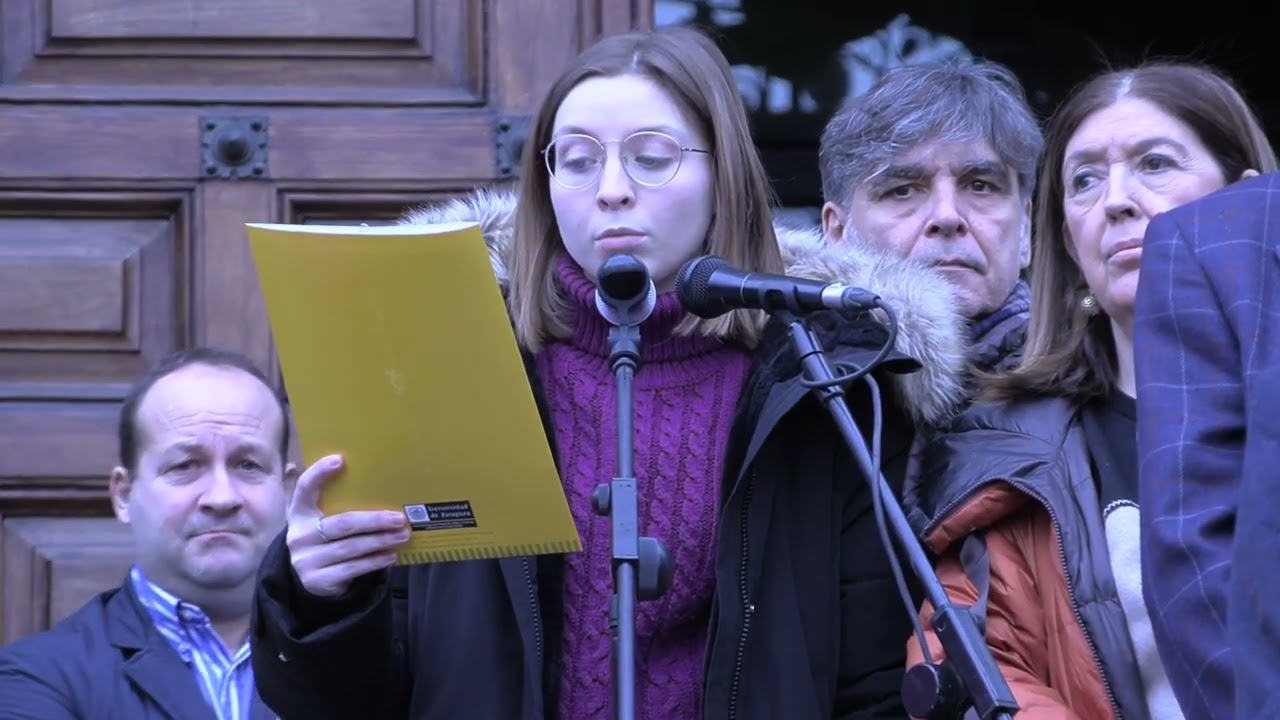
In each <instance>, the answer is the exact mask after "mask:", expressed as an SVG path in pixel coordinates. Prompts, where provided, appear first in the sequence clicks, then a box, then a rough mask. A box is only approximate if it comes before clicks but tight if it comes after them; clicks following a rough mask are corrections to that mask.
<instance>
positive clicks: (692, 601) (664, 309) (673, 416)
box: [538, 257, 750, 720]
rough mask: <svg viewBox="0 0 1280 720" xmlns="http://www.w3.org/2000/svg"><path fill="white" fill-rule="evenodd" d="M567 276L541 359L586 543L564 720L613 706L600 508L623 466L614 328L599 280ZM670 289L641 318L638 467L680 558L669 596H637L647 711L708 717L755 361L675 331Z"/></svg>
mask: <svg viewBox="0 0 1280 720" xmlns="http://www.w3.org/2000/svg"><path fill="white" fill-rule="evenodd" d="M556 278H557V280H558V281H559V283H560V286H561V287H562V288H564V289H565V295H566V296H567V298H568V300H569V302H570V303H571V305H572V307H573V308H574V309H575V310H576V311H577V312H576V320H575V323H574V334H573V337H572V338H571V339H569V340H566V341H563V342H556V343H553V344H550V345H549V346H548V347H547V348H546V350H545V351H544V352H543V353H542V354H541V355H540V357H539V358H538V370H539V374H540V375H541V377H542V382H543V385H544V386H545V390H546V397H547V403H548V407H549V408H550V411H551V417H552V423H553V426H554V429H555V439H556V444H557V449H558V451H559V457H560V470H561V477H562V481H563V483H564V487H565V492H566V494H567V495H568V498H569V506H570V509H571V510H572V512H573V519H574V522H575V523H576V524H577V526H578V532H579V534H580V535H581V537H582V546H583V550H582V552H580V553H573V554H570V555H568V556H566V559H565V570H564V572H565V577H564V587H565V596H564V603H565V608H564V645H563V652H564V657H563V661H564V662H563V667H564V672H563V675H562V676H561V680H560V714H559V717H560V718H562V719H563V720H592V719H595V718H598V719H599V720H605V719H606V718H610V717H612V707H613V690H612V675H611V668H610V645H611V642H612V635H611V632H610V629H609V620H608V607H609V599H610V597H611V595H612V593H613V578H612V576H611V575H610V569H609V567H610V562H611V557H612V551H613V549H612V546H611V544H610V538H609V536H610V527H609V520H608V518H604V517H600V516H598V515H596V514H595V512H594V511H593V510H592V508H591V494H592V492H593V491H594V489H595V487H596V485H597V484H598V483H600V482H603V481H606V480H607V479H608V478H610V477H612V476H613V473H614V470H615V468H616V465H615V464H614V463H615V455H616V445H615V442H616V440H615V432H616V422H615V417H616V415H615V400H614V398H615V385H614V381H613V376H612V373H611V372H610V370H609V366H608V355H609V334H608V333H609V326H608V324H607V323H606V322H605V321H604V320H603V319H602V318H601V317H600V315H599V313H598V312H597V311H596V309H595V295H594V293H595V287H594V286H593V285H592V283H591V281H590V280H589V279H587V277H586V276H585V275H583V273H582V270H581V268H579V267H578V265H577V264H576V263H574V262H573V261H572V260H569V259H568V258H567V257H566V258H565V259H563V260H561V261H560V263H559V265H558V266H557V268H556ZM682 317H683V311H682V309H681V307H680V304H679V302H678V300H677V299H676V297H675V295H674V294H673V293H667V294H663V295H660V296H659V297H658V305H657V308H656V309H655V310H654V312H653V314H652V315H651V316H650V317H649V319H648V320H646V321H645V322H644V323H643V324H642V325H641V326H640V344H641V362H640V369H639V371H638V372H637V374H636V377H635V383H634V384H633V388H634V391H635V405H634V410H635V465H634V468H635V475H636V480H637V486H636V487H637V492H638V494H639V499H640V504H639V516H640V517H639V520H640V533H641V534H642V535H649V536H653V537H657V538H658V539H659V540H661V541H662V542H663V544H665V545H666V547H667V552H668V553H669V555H670V557H671V559H672V562H673V563H674V566H675V575H674V577H673V579H672V583H671V588H670V590H668V591H667V593H666V594H665V595H663V597H661V598H659V599H658V600H656V601H652V602H642V603H637V605H636V676H637V677H636V717H637V718H642V719H643V718H653V719H654V720H659V719H661V720H686V719H688V720H693V718H697V717H698V714H699V702H700V696H701V692H700V690H701V683H702V666H703V655H704V652H705V647H706V642H707V637H706V631H707V621H708V618H709V616H710V611H711V596H712V591H713V588H714V585H715V566H714V561H715V546H716V543H715V540H716V535H715V527H716V514H717V500H716V499H717V496H718V488H719V480H720V474H721V469H722V467H723V455H724V448H725V444H726V441H727V438H728V434H729V426H730V424H731V422H732V419H733V414H734V409H735V406H736V404H737V401H738V397H739V395H740V394H741V392H742V385H743V382H744V380H745V377H746V373H747V369H748V365H749V362H750V358H749V356H748V354H747V353H746V352H745V351H744V350H742V349H741V348H738V347H736V346H731V345H726V344H724V343H721V342H718V341H716V340H712V339H708V338H703V337H678V336H675V335H673V334H672V330H673V329H674V328H675V326H676V325H677V324H678V323H679V322H680V320H681V318H682Z"/></svg>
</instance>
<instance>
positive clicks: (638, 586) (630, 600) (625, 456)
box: [592, 325, 672, 720]
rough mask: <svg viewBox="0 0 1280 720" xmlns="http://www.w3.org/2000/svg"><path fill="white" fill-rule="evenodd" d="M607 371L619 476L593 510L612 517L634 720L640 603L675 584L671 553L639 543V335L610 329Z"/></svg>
mask: <svg viewBox="0 0 1280 720" xmlns="http://www.w3.org/2000/svg"><path fill="white" fill-rule="evenodd" d="M609 344H610V353H609V366H610V368H611V369H612V370H613V374H614V376H615V377H616V378H617V412H618V433H617V434H618V439H617V442H618V457H617V472H616V474H615V476H614V478H613V479H612V480H611V481H609V482H608V483H601V484H600V485H597V486H596V489H595V493H594V494H593V495H592V506H593V507H594V509H595V511H596V514H597V515H608V516H609V518H610V525H611V528H612V536H613V584H614V595H613V599H612V600H611V601H610V603H609V627H610V629H612V631H613V677H614V695H615V697H614V710H613V711H614V717H615V718H617V720H634V718H635V708H636V697H635V687H636V657H635V642H636V601H637V600H640V601H648V600H654V599H657V598H659V597H661V596H662V594H663V593H665V592H666V590H667V588H668V587H669V586H670V584H671V574H672V567H671V562H670V559H669V558H668V556H667V550H666V548H665V547H663V545H662V542H661V541H659V540H658V539H656V538H651V537H640V530H639V525H640V521H639V517H638V506H639V503H638V500H637V493H636V479H635V477H634V476H633V475H632V464H633V460H634V456H633V448H632V441H633V430H632V421H633V417H632V411H631V405H632V399H633V392H632V387H631V384H632V380H633V378H634V377H635V372H636V370H637V369H638V367H639V365H640V329H639V328H638V327H637V326H635V325H614V326H613V327H612V328H610V329H609Z"/></svg>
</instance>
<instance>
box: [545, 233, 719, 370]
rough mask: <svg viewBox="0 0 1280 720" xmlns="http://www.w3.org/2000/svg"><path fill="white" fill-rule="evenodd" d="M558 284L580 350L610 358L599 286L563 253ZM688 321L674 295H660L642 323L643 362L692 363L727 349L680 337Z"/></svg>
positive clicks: (558, 264) (714, 342)
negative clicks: (599, 304) (598, 306)
mask: <svg viewBox="0 0 1280 720" xmlns="http://www.w3.org/2000/svg"><path fill="white" fill-rule="evenodd" d="M555 273H556V282H557V283H558V284H559V286H560V288H561V289H562V290H563V291H564V294H565V300H566V302H567V304H568V306H569V310H570V312H572V313H573V321H572V327H573V337H572V338H570V342H571V343H572V344H573V345H574V347H577V348H578V349H580V350H582V351H584V352H588V353H591V354H592V355H598V356H600V357H608V356H609V329H610V328H611V327H612V326H611V325H610V324H609V323H608V321H606V320H605V319H604V318H603V317H601V316H600V313H599V311H598V310H596V295H595V293H596V286H595V283H593V282H592V281H591V279H590V278H588V277H587V276H586V274H585V273H584V272H583V271H582V268H581V267H580V266H579V265H578V263H577V262H575V261H574V260H573V258H571V257H569V255H568V254H567V253H562V254H561V255H560V257H559V259H558V260H557V261H556V268H555ZM684 318H685V312H684V308H683V307H682V306H681V305H680V301H679V300H678V299H677V298H676V294H675V293H674V292H665V293H659V295H658V303H657V306H656V307H654V309H653V313H652V314H651V315H649V317H648V318H647V319H646V320H645V321H644V322H642V323H640V360H641V362H642V363H652V362H669V361H673V360H688V359H690V358H694V357H697V356H699V355H704V354H706V353H709V352H712V351H714V350H716V349H718V348H721V347H723V346H724V344H723V343H722V342H721V341H719V340H716V339H715V338H709V337H703V336H701V335H676V334H675V329H676V326H677V325H679V324H680V323H681V321H683V320H684Z"/></svg>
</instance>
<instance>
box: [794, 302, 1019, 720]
mask: <svg viewBox="0 0 1280 720" xmlns="http://www.w3.org/2000/svg"><path fill="white" fill-rule="evenodd" d="M774 315H775V316H777V317H778V318H779V319H781V320H783V321H784V322H786V323H787V326H788V330H789V332H790V336H791V344H792V347H793V348H794V349H795V352H796V355H797V356H798V357H799V359H800V364H801V368H802V371H803V376H804V378H805V379H807V380H809V381H812V382H814V383H822V384H821V385H820V386H818V387H814V388H812V389H813V392H814V394H815V395H816V396H817V398H818V399H819V400H820V401H821V402H822V404H823V405H825V406H826V408H827V410H828V411H829V412H830V413H831V417H832V418H833V419H834V420H835V424H836V426H837V427H838V428H839V430H840V434H841V435H843V436H844V440H845V444H846V445H848V446H849V451H850V452H851V453H852V454H853V458H854V460H855V461H856V462H857V464H858V468H859V469H860V470H861V471H862V475H863V477H865V478H866V479H867V481H868V482H869V483H870V484H872V485H875V484H876V483H878V484H879V492H880V497H881V498H888V501H886V502H884V503H882V505H883V509H884V514H885V515H886V516H887V517H888V518H889V525H890V529H891V531H892V536H893V538H894V540H895V541H896V542H897V544H898V545H899V547H900V548H901V549H902V551H903V552H905V553H906V555H907V558H908V561H909V562H910V564H911V567H912V570H914V571H915V574H916V577H918V578H919V579H920V581H921V583H922V584H923V585H924V589H925V594H926V596H927V597H928V598H929V602H930V603H931V604H932V605H933V607H934V613H933V617H932V618H931V619H930V622H931V624H932V626H933V629H934V631H935V632H936V633H937V635H938V639H939V640H940V641H941V642H942V647H943V650H944V651H945V653H946V659H944V660H943V661H942V662H941V663H936V664H929V663H921V664H919V665H916V666H915V667H913V668H911V669H910V670H908V672H907V675H906V678H905V679H904V680H903V687H902V696H903V703H904V705H905V706H906V708H907V711H908V712H909V713H911V715H912V716H913V717H919V718H927V719H928V720H954V719H955V718H958V717H959V716H960V713H961V712H963V711H964V710H965V708H966V707H967V705H968V704H969V703H971V704H972V707H973V708H974V710H976V711H977V713H978V717H979V718H981V720H1010V719H1011V718H1012V717H1013V715H1014V714H1015V713H1017V712H1018V709H1019V708H1018V702H1017V699H1016V698H1014V696H1013V691H1012V690H1010V689H1009V685H1008V683H1006V682H1005V679H1004V676H1002V675H1001V674H1000V669H999V668H998V667H997V666H996V663H995V659H994V658H993V657H992V656H991V652H990V650H989V649H988V648H987V644H986V642H985V640H984V639H983V637H982V634H981V633H980V632H979V631H978V625H977V623H976V621H975V620H974V618H973V615H972V614H970V613H969V612H968V610H967V609H966V608H964V607H961V606H958V605H955V604H954V603H952V602H951V600H950V598H948V597H947V593H946V591H945V590H944V589H943V588H942V583H941V582H940V581H939V580H938V576H937V575H936V574H934V572H933V567H932V565H930V563H929V560H928V559H927V558H926V557H925V554H924V549H923V548H922V547H921V546H920V543H919V542H917V541H916V537H915V533H914V532H913V531H912V530H911V526H910V525H909V524H908V523H907V518H906V515H904V514H903V512H902V509H901V508H900V507H898V503H897V502H896V501H894V500H893V498H894V495H893V493H892V491H891V490H890V489H889V485H888V483H886V482H885V479H884V476H883V475H881V473H880V472H879V469H878V468H876V467H873V466H872V462H871V456H870V453H869V451H868V450H867V445H866V441H864V440H863V438H862V433H860V432H859V431H858V428H857V424H856V423H855V422H854V419H853V415H852V413H850V412H849V406H848V404H847V403H846V402H845V401H844V397H845V393H844V390H843V389H842V388H841V387H840V386H839V385H837V384H835V383H833V382H832V381H833V380H834V379H835V376H834V375H833V374H832V372H831V367H830V365H828V363H827V360H826V357H825V356H824V354H823V350H822V346H821V344H820V342H819V340H818V338H817V337H816V336H815V335H814V334H813V332H812V331H811V330H810V329H809V327H808V326H807V325H805V324H804V322H803V321H802V320H800V319H798V318H797V317H796V316H795V315H794V314H792V313H791V312H790V311H785V310H783V311H777V312H775V313H774ZM868 371H869V369H868ZM875 489H876V488H874V487H873V488H872V490H873V491H874V490H875ZM885 551H886V552H893V550H892V548H885ZM966 691H967V697H966Z"/></svg>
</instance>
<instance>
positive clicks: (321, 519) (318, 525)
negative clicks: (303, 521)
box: [316, 516, 333, 542]
mask: <svg viewBox="0 0 1280 720" xmlns="http://www.w3.org/2000/svg"><path fill="white" fill-rule="evenodd" d="M323 522H324V516H320V517H318V518H316V534H317V535H319V536H320V539H321V540H323V541H325V542H331V541H332V540H333V538H331V537H329V536H328V535H325V534H324V527H323V526H322V525H321V523H323Z"/></svg>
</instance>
